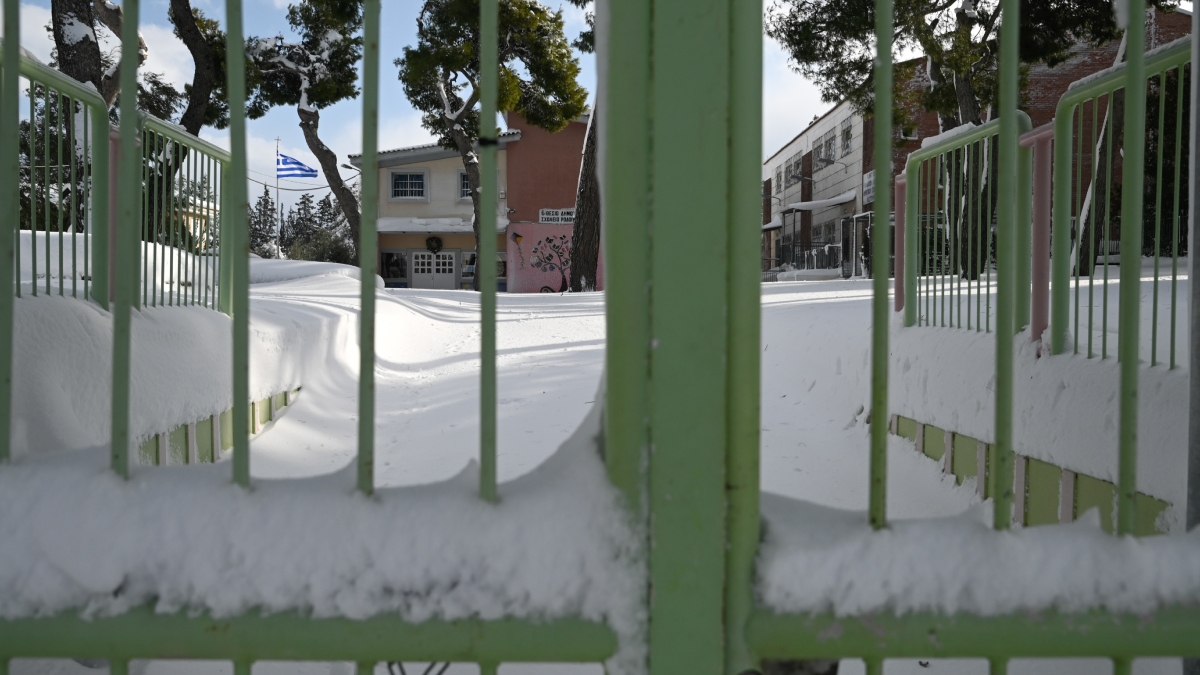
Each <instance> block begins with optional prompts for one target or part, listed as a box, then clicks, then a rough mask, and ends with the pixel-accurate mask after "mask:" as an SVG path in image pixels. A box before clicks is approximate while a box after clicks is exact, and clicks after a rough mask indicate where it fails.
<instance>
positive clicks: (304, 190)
mask: <svg viewBox="0 0 1200 675" xmlns="http://www.w3.org/2000/svg"><path fill="white" fill-rule="evenodd" d="M255 173H257V172H255ZM246 180H248V181H250V182H251V183H258V184H259V185H266V186H267V187H275V186H274V185H270V184H267V183H264V182H262V181H261V180H255V179H253V178H251V177H249V176H246ZM279 189H280V190H282V191H283V192H313V191H315V190H329V189H331V188H330V187H329V186H328V185H321V186H319V187H312V188H279Z"/></svg>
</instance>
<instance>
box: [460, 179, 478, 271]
mask: <svg viewBox="0 0 1200 675" xmlns="http://www.w3.org/2000/svg"><path fill="white" fill-rule="evenodd" d="M463 175H466V174H463ZM474 276H475V252H474V251H463V252H462V277H463V278H464V279H471V278H473V277H474Z"/></svg>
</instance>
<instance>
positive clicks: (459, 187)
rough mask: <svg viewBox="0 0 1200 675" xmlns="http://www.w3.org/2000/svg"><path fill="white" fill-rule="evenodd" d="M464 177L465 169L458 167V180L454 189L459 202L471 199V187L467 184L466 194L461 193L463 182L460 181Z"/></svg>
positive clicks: (465, 174) (465, 175)
mask: <svg viewBox="0 0 1200 675" xmlns="http://www.w3.org/2000/svg"><path fill="white" fill-rule="evenodd" d="M466 177H467V170H466V169H459V170H458V182H457V183H455V189H457V190H458V201H460V202H469V201H471V188H470V186H469V185H468V186H467V194H465V195H464V194H463V184H462V183H463V179H464V178H466Z"/></svg>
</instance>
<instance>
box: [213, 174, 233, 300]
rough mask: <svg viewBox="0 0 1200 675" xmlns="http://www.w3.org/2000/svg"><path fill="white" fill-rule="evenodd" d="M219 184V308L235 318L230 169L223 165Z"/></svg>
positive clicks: (218, 176) (218, 180)
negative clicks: (230, 251)
mask: <svg viewBox="0 0 1200 675" xmlns="http://www.w3.org/2000/svg"><path fill="white" fill-rule="evenodd" d="M217 174H218V175H217V184H218V185H220V186H221V194H220V196H219V197H218V198H217V202H218V203H219V204H220V218H221V220H220V222H219V223H218V231H219V232H220V236H219V237H218V241H217V246H218V249H219V251H220V255H219V256H218V257H217V307H218V309H220V310H221V312H222V313H224V314H228V315H230V316H233V256H231V255H229V253H228V251H229V250H231V249H232V247H233V241H231V238H232V237H233V232H232V231H233V225H232V223H231V222H230V219H231V218H233V209H232V208H231V207H230V202H229V175H230V167H229V166H226V165H221V166H219V167H218V169H217Z"/></svg>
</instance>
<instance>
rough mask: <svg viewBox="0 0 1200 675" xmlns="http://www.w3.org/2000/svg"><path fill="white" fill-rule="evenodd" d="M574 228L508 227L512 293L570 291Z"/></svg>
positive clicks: (557, 225) (551, 225) (559, 225)
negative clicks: (572, 232)
mask: <svg viewBox="0 0 1200 675" xmlns="http://www.w3.org/2000/svg"><path fill="white" fill-rule="evenodd" d="M571 227H572V226H571V225H568V224H562V223H513V224H510V225H509V226H508V236H507V237H506V239H507V240H508V260H509V263H510V264H509V268H508V292H510V293H539V292H541V293H564V292H566V291H567V290H568V289H569V288H570V281H569V280H570V278H571Z"/></svg>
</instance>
